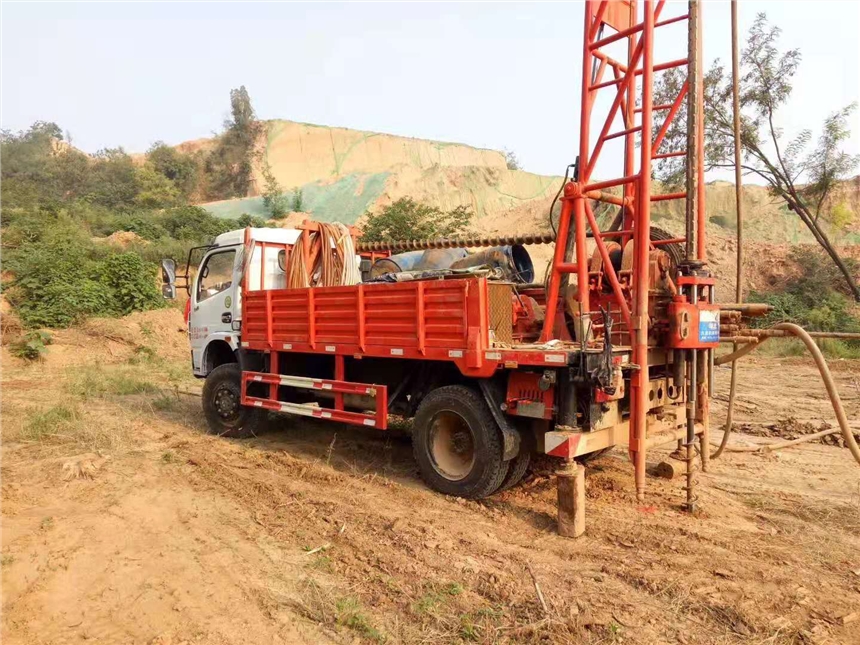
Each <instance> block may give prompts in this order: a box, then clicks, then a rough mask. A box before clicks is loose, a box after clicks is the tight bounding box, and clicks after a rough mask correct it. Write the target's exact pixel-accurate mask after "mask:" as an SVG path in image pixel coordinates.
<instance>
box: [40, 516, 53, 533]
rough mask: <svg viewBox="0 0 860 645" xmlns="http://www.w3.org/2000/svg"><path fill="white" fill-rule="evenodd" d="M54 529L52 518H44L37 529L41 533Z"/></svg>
mask: <svg viewBox="0 0 860 645" xmlns="http://www.w3.org/2000/svg"><path fill="white" fill-rule="evenodd" d="M53 527H54V518H53V517H46V518H45V519H43V520H42V521H41V522H40V523H39V528H40V529H42V530H43V531H48V530H50V529H52V528H53Z"/></svg>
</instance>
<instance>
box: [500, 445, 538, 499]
mask: <svg viewBox="0 0 860 645" xmlns="http://www.w3.org/2000/svg"><path fill="white" fill-rule="evenodd" d="M531 461H532V451H531V450H521V451H520V454H518V455H517V456H516V457H514V458H513V459H511V461H510V462H509V463H510V465H509V466H508V474H507V475H505V479H504V480H503V481H502V485H501V486H499V490H497V491H496V492H497V493H501V492H502V491H503V490H508V489H509V488H512V487H514V486H516V485H517V484H519V483H520V482H521V481H522V479H523V477H524V476H525V474H526V471H527V470H528V468H529V464H530V463H531Z"/></svg>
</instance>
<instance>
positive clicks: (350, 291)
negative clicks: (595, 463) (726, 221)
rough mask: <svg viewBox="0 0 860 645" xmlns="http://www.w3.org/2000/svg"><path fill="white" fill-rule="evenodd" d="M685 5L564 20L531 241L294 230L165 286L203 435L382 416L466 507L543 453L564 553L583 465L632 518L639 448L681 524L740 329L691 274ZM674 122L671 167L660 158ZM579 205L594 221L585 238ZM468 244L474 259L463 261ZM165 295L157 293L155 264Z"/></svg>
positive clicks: (691, 33)
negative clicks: (563, 143)
mask: <svg viewBox="0 0 860 645" xmlns="http://www.w3.org/2000/svg"><path fill="white" fill-rule="evenodd" d="M699 4H700V3H698V2H695V1H694V2H690V3H689V5H687V4H684V5H679V4H673V5H672V7H673V8H676V9H677V8H682V10H686V13H681V14H677V15H672V16H667V15H664V14H665V13H666V12H665V11H664V9H666V7H667V4H666V2H665V0H660V1H658V2H654V1H653V0H644V1H643V2H641V3H640V2H637V0H613V1H611V2H610V1H607V0H586V1H585V11H584V22H583V24H584V29H583V56H582V81H581V106H580V140H579V151H578V156H577V158H576V163H574V164H571V166H570V167H569V168H568V170H571V168H572V172H569V173H566V175H565V179H564V182H563V184H562V186H561V188H560V190H559V194H558V195H557V200H558V201H559V202H560V204H561V210H560V215H559V216H558V222H557V231H556V232H555V234H554V235H552V236H532V235H513V236H511V237H510V238H504V239H489V238H470V239H446V240H400V241H395V242H374V243H370V242H363V241H362V238H361V235H360V231H358V230H357V229H354V228H351V227H346V226H343V225H331V224H325V223H319V222H312V221H307V222H305V223H304V224H303V225H302V226H301V227H299V228H298V229H296V230H289V231H288V230H278V229H246V230H244V231H233V232H231V233H226V234H224V235H222V236H220V237H219V238H217V239H216V240H215V242H214V244H213V245H212V246H209V247H206V248H204V249H203V250H204V258H203V260H202V262H201V264H200V267H199V270H198V271H197V274H196V278H194V279H193V280H189V277H188V274H187V273H186V283H185V285H186V286H187V287H188V289H189V295H190V298H191V305H190V320H189V336H190V339H191V344H192V363H193V369H194V372H195V374H196V375H198V376H200V377H205V379H206V382H205V386H204V389H203V409H204V412H205V415H206V419H207V421H208V423H209V425H210V427H211V429H212V432H214V433H216V434H220V435H227V436H246V435H248V434H252V433H254V432H256V431H257V429H258V428H260V427H261V426H262V424H263V423H264V422H265V421H266V420H267V418H268V415H269V414H270V413H286V414H289V415H301V416H307V417H315V418H319V419H327V420H330V421H336V422H340V423H345V424H354V425H360V426H368V427H372V428H376V429H378V430H379V431H383V432H384V431H385V430H386V428H387V427H388V417H389V415H400V416H402V417H406V418H409V419H412V420H413V423H412V428H413V430H412V441H413V445H414V455H415V460H416V462H417V464H418V468H419V470H420V473H421V476H422V478H423V479H424V481H425V482H426V483H427V484H428V485H429V486H430V487H431V488H433V489H435V490H437V491H440V492H442V493H445V494H449V495H458V496H462V497H468V498H482V497H486V496H489V495H492V494H494V493H495V492H497V491H500V490H503V489H505V488H507V487H510V486H513V485H515V484H516V483H517V482H518V481H519V480H520V478H521V477H522V476H523V474H524V473H525V471H526V468H527V467H528V464H529V460H530V458H531V456H532V455H534V454H535V453H543V454H546V455H551V456H553V457H556V458H558V459H559V461H560V468H559V472H558V487H559V530H560V532H561V533H562V534H564V535H573V536H575V535H579V534H581V533H582V531H583V530H584V493H583V481H584V480H583V478H584V474H583V472H584V470H583V466H582V465H581V463H582V462H584V461H585V460H587V458H588V457H589V456H593V455H595V454H598V453H600V452H601V451H604V450H607V449H610V448H612V447H613V446H622V447H624V448H625V449H626V451H627V452H628V454H629V457H630V460H631V462H632V463H633V465H634V474H635V487H636V493H637V498H638V499H640V500H641V499H642V498H643V496H644V494H645V483H646V479H645V456H646V452H647V450H648V449H649V448H650V447H652V446H656V445H659V444H663V443H671V442H677V443H678V448H679V450H680V454H681V456H682V458H683V460H684V461H685V463H686V468H687V479H686V486H685V489H686V493H687V506H688V508H690V509H693V508H694V507H695V503H696V498H695V493H694V490H693V488H694V482H695V480H694V478H693V472H694V470H695V465H694V463H693V462H694V460H696V459H698V458H699V455H701V459H702V461H703V462H705V461H706V460H707V457H708V453H709V451H708V449H707V446H708V412H709V397H710V395H711V383H712V382H713V377H712V375H713V365H714V350H715V349H716V348H717V346H718V343H719V342H720V341H721V325H720V321H721V320H722V321H723V322H724V323H729V324H728V325H724V326H725V327H726V328H730V329H731V330H732V331H731V333H730V334H729V336H731V334H735V340H737V337H736V335H737V333H738V331H737V330H738V329H739V328H740V326H741V324H742V319H743V318H744V317H745V316H746V315H747V314H748V313H750V312H751V311H752V309H751V308H749V307H743V306H740V305H738V306H733V305H717V304H716V302H715V291H714V290H715V280H714V278H713V276H712V275H711V273H710V272H709V270H708V266H707V258H706V257H705V226H704V206H705V205H704V180H703V176H704V163H703V132H702V72H701V64H700V61H701V39H700V38H699V34H700V32H701V29H700V15H699V12H700V6H699ZM672 25H679V26H680V27H682V28H684V27H686V36H687V39H686V41H685V42H687V43H688V47H687V56H686V57H684V58H680V59H677V60H667V61H659V62H658V61H655V60H654V52H655V38H656V36H657V35H658V34H660V33H661V32H662V31H663V30H666V29H670V28H671V26H672ZM669 69H680V70H683V71H684V72H685V73H686V80H685V82H684V83H683V85H682V86H681V88H680V91H679V92H678V93H677V95H676V96H675V97H673V99H672V100H670V101H667V102H666V103H664V104H660V105H656V104H654V101H653V96H652V94H653V87H654V82H655V75H656V74H658V73H660V72H663V71H665V70H669ZM682 108H683V110H682ZM682 111H683V112H684V113H685V114H686V120H687V137H686V144H687V145H686V149H679V150H664V149H663V147H662V144H663V142H664V140H665V136H666V133H667V131H668V129H669V127H670V126H671V124H672V123H673V121H674V119H676V118H677V117H678V115H679V113H680V112H682ZM595 124H596V125H597V127H596V128H595V129H594V130H592V126H593V125H595ZM595 133H596V136H595ZM612 144H615V145H617V146H620V151H619V152H618V153H617V154H616V155H615V156H611V155H609V154H608V153H606V150H607V149H608V148H609V146H611V145H612ZM604 157H606V159H605V160H604V161H605V163H602V164H601V166H600V167H601V169H602V171H603V173H602V174H603V176H604V177H605V176H606V174H607V172H608V171H607V167H608V166H609V165H611V164H612V163H613V161H614V160H617V162H615V164H616V165H618V166H620V167H619V168H618V172H617V173H616V176H615V177H611V176H610V177H609V178H604V179H595V177H594V175H595V169H596V168H597V166H598V163H599V162H600V161H601V159H603V158H604ZM670 157H682V158H683V159H685V160H686V173H687V185H686V189H685V190H684V191H682V192H674V193H672V192H668V193H667V192H655V190H654V186H652V165H653V164H654V163H655V162H656V161H657V160H659V159H666V158H670ZM665 200H682V201H684V202H685V204H686V218H685V223H686V225H685V231H684V234H683V235H680V236H678V237H673V236H672V235H669V234H666V233H665V232H663V231H660V230H658V229H655V228H654V227H652V224H651V216H650V214H651V205H652V204H653V203H654V202H657V201H665ZM597 204H604V205H607V207H608V208H610V209H612V210H613V211H614V220H613V221H612V223H611V224H610V225H608V226H605V227H604V228H603V229H601V228H600V227H599V226H598V218H597V217H596V216H595V212H594V211H595V206H596V205H597ZM548 242H554V243H555V251H554V256H553V260H552V263H551V265H550V267H549V268H548V271H547V275H546V279H545V281H544V282H541V283H535V282H534V277H533V272H532V270H531V269H532V267H531V266H530V262H529V260H528V257H527V254H524V251H523V249H522V247H521V246H519V245H521V244H533V243H548ZM475 247H494V248H490V249H489V250H484V251H480V252H476V253H475V252H473V253H470V252H467V251H466V250H465V249H474V248H475ZM189 259H190V258H189ZM189 264H190V262H189ZM164 277H165V291H166V293H168V294H170V293H173V292H174V280H175V264H174V263H173V262H171V261H166V262H165V264H164ZM723 336H724V338H723V339H722V340H724V341H725V340H731V339H727V338H726V337H725V336H726V334H723ZM703 465H704V464H703Z"/></svg>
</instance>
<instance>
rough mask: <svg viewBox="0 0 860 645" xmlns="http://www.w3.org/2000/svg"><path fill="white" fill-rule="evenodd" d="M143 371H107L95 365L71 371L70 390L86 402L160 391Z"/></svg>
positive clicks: (119, 368)
mask: <svg viewBox="0 0 860 645" xmlns="http://www.w3.org/2000/svg"><path fill="white" fill-rule="evenodd" d="M140 372H141V370H137V369H134V368H133V367H128V366H117V367H114V368H111V369H105V368H103V367H101V366H98V365H94V366H89V367H82V368H75V369H72V370H70V374H69V380H68V390H69V392H70V393H72V394H74V395H76V396H79V397H81V398H82V399H83V400H84V401H86V400H88V399H91V398H104V397H106V396H111V395H116V396H128V395H131V394H150V393H153V392H156V391H158V387H156V386H155V385H154V384H153V383H152V382H151V381H150V380H149V379H148V378H147V376H146V375H144V374H141V373H140Z"/></svg>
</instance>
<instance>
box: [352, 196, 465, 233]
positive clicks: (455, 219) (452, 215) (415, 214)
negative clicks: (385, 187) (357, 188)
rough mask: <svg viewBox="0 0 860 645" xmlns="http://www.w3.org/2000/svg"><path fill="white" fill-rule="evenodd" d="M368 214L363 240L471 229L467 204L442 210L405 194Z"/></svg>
mask: <svg viewBox="0 0 860 645" xmlns="http://www.w3.org/2000/svg"><path fill="white" fill-rule="evenodd" d="M365 216H366V219H365V222H364V226H363V228H362V234H361V239H362V240H364V241H367V242H380V241H393V240H417V239H424V238H431V237H453V236H456V235H460V234H462V233H464V232H465V231H466V230H467V229H468V227H469V223H470V222H471V220H472V211H471V210H470V209H469V208H468V207H467V206H457V207H456V208H454V209H453V210H450V211H442V210H440V209H439V208H436V207H435V206H429V205H427V204H421V203H419V202H416V201H414V200H412V199H410V198H409V197H404V198H402V199H398V200H397V201H396V202H394V203H393V204H391V205H389V206H386V207H385V208H383V209H382V210H381V211H379V212H377V213H367V214H366V215H365Z"/></svg>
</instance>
